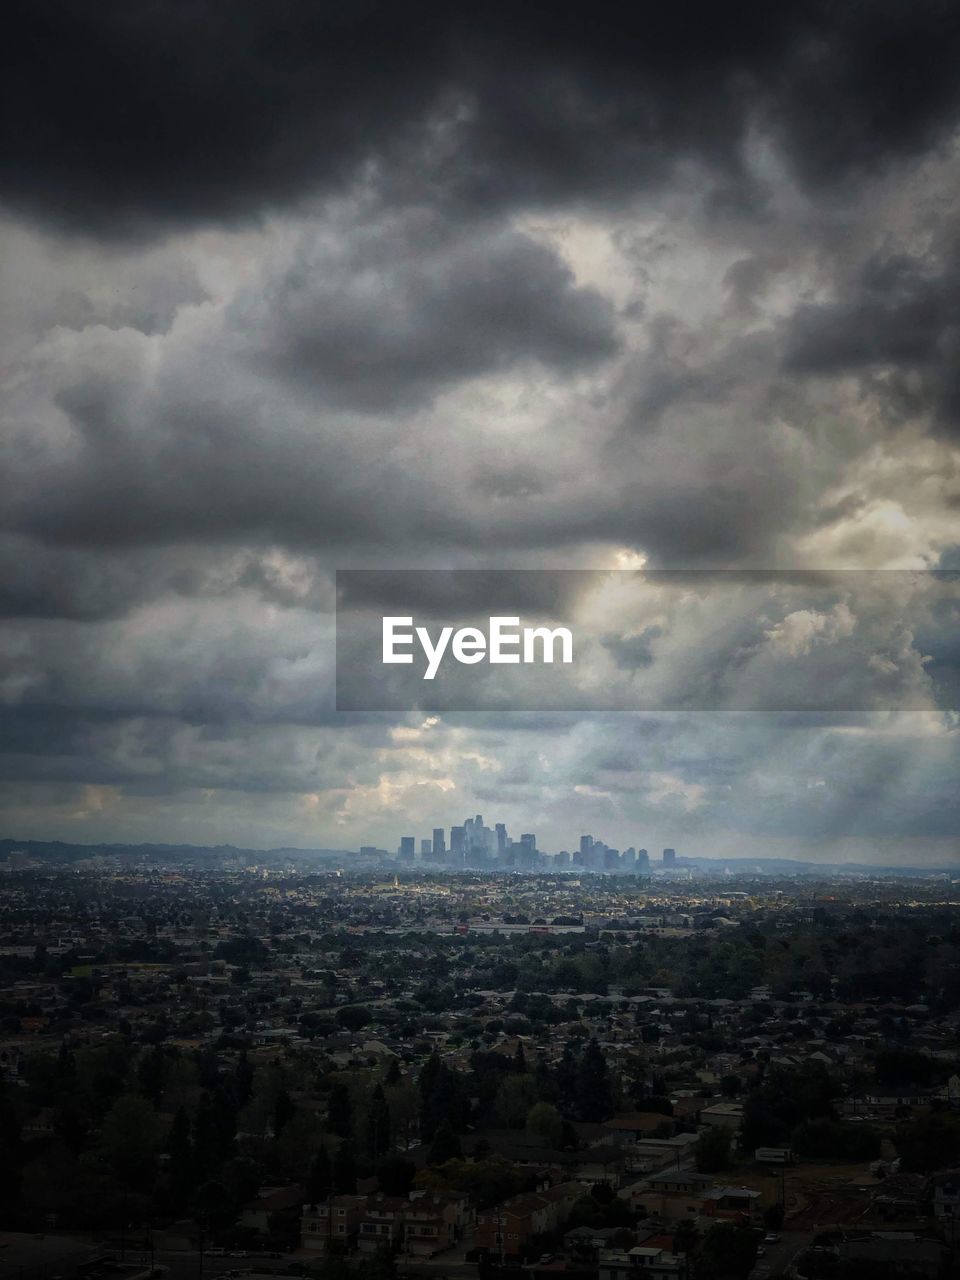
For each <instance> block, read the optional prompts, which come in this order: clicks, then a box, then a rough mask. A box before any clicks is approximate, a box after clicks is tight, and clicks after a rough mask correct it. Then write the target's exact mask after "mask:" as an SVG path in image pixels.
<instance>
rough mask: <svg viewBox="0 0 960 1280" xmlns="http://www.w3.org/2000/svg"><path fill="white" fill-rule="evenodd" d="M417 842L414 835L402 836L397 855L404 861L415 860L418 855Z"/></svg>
mask: <svg viewBox="0 0 960 1280" xmlns="http://www.w3.org/2000/svg"><path fill="white" fill-rule="evenodd" d="M416 847H417V842H416V839H415V837H414V836H401V837H400V848H399V849H398V850H397V856H398V857H399V858H401V859H402V860H403V861H404V862H413V860H414V857H415V856H416Z"/></svg>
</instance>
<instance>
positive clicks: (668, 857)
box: [663, 849, 677, 867]
mask: <svg viewBox="0 0 960 1280" xmlns="http://www.w3.org/2000/svg"><path fill="white" fill-rule="evenodd" d="M663 865H664V866H665V867H675V866H676V865H677V851H676V849H664V851H663Z"/></svg>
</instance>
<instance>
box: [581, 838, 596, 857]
mask: <svg viewBox="0 0 960 1280" xmlns="http://www.w3.org/2000/svg"><path fill="white" fill-rule="evenodd" d="M592 848H593V836H581V837H580V856H581V858H589V856H590V850H591V849H592Z"/></svg>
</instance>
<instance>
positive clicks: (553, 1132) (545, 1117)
mask: <svg viewBox="0 0 960 1280" xmlns="http://www.w3.org/2000/svg"><path fill="white" fill-rule="evenodd" d="M526 1128H527V1131H528V1132H529V1133H532V1134H534V1135H535V1136H536V1137H538V1138H539V1139H540V1141H541V1142H542V1143H543V1144H544V1145H545V1146H548V1147H559V1146H560V1144H561V1142H562V1141H563V1117H562V1116H561V1115H560V1112H559V1111H558V1110H557V1108H556V1107H554V1106H551V1105H550V1103H549V1102H538V1103H536V1105H535V1106H532V1107H531V1108H530V1110H529V1111H528V1112H527V1123H526Z"/></svg>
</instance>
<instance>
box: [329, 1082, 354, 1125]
mask: <svg viewBox="0 0 960 1280" xmlns="http://www.w3.org/2000/svg"><path fill="white" fill-rule="evenodd" d="M327 1123H328V1124H329V1126H330V1129H331V1131H332V1132H333V1133H335V1134H336V1135H337V1137H338V1138H350V1137H351V1136H352V1134H353V1103H352V1102H351V1101H350V1090H349V1089H348V1088H347V1086H346V1085H345V1084H344V1083H343V1082H342V1081H341V1080H337V1081H335V1083H334V1086H333V1088H332V1089H331V1090H330V1097H329V1099H328V1101H327Z"/></svg>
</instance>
